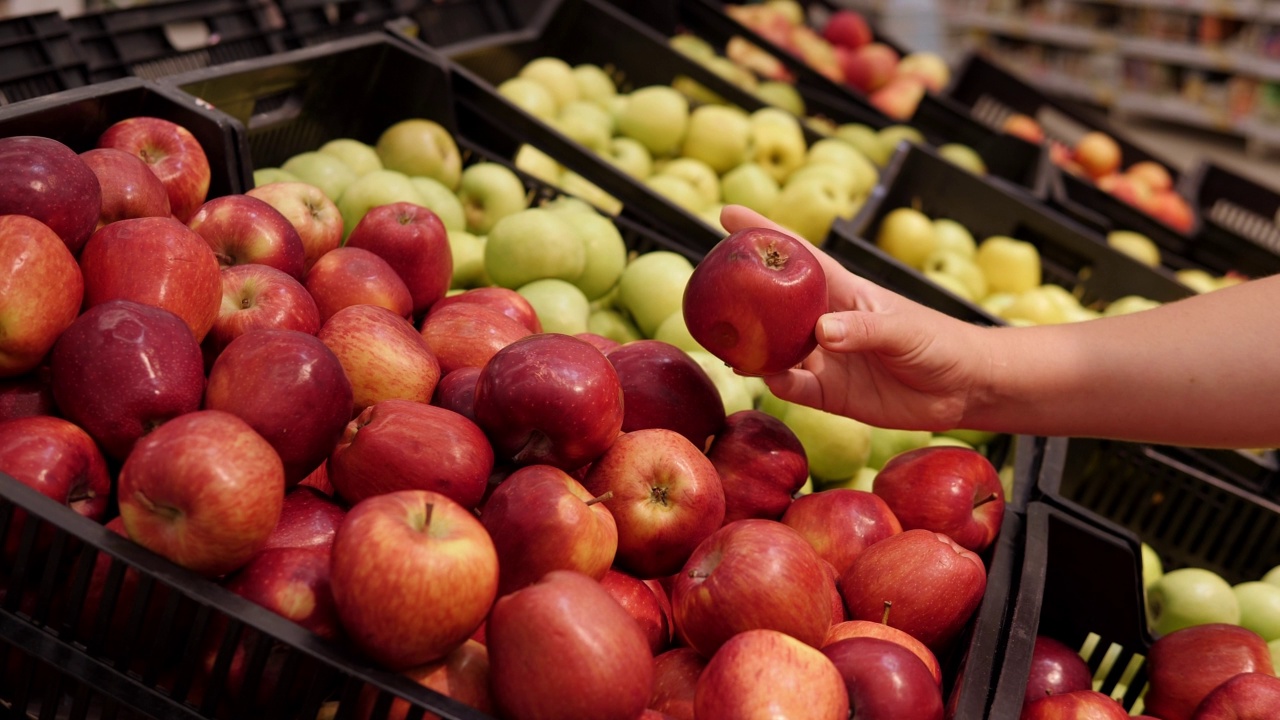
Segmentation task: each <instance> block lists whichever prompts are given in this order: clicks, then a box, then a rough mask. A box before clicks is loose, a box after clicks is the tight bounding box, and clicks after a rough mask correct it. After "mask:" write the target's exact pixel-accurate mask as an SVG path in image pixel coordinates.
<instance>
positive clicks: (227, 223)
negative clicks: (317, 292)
mask: <svg viewBox="0 0 1280 720" xmlns="http://www.w3.org/2000/svg"><path fill="white" fill-rule="evenodd" d="M187 227H189V228H191V229H192V230H193V231H195V233H196V234H197V235H199V236H200V237H202V238H204V239H205V242H207V243H209V247H210V248H212V249H213V254H214V256H215V257H216V258H217V259H218V265H219V266H220V267H223V268H227V267H234V266H236V265H245V264H248V263H256V264H258V265H267V266H269V267H273V268H275V269H277V270H279V271H281V272H283V273H287V274H288V275H289V276H290V277H292V278H293V279H294V280H297V281H299V282H301V281H302V274H303V271H304V268H305V265H306V251H305V250H304V249H303V247H302V238H301V237H299V236H298V231H297V230H296V229H295V228H294V227H293V223H291V222H289V220H288V219H287V218H285V216H284V215H282V214H280V211H279V210H276V209H275V207H273V206H272V205H270V204H268V203H267V202H266V201H263V200H259V199H258V198H255V197H250V196H248V195H225V196H223V197H219V198H214V199H212V200H210V201H208V202H206V203H205V204H203V205H201V206H200V207H199V208H198V209H197V210H196V212H195V214H194V215H192V216H191V219H190V220H188V221H187Z"/></svg>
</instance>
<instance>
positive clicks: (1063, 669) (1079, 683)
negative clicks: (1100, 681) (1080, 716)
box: [1022, 635, 1093, 712]
mask: <svg viewBox="0 0 1280 720" xmlns="http://www.w3.org/2000/svg"><path fill="white" fill-rule="evenodd" d="M1092 689H1093V672H1092V671H1091V670H1089V665H1088V664H1087V663H1085V661H1084V658H1082V657H1080V653H1078V652H1076V651H1075V650H1072V649H1071V648H1069V647H1067V646H1066V645H1064V644H1062V643H1060V642H1058V641H1057V640H1054V639H1053V638H1051V637H1048V636H1046V635H1040V636H1038V637H1036V642H1035V645H1034V646H1033V648H1032V650H1031V672H1030V674H1029V675H1028V678H1027V692H1026V697H1025V699H1024V700H1023V704H1022V708H1023V711H1024V712H1025V711H1026V709H1027V707H1028V706H1029V705H1030V704H1031V703H1033V702H1035V701H1036V700H1039V699H1040V698H1043V697H1045V696H1046V695H1061V694H1064V693H1069V692H1076V691H1077V690H1092Z"/></svg>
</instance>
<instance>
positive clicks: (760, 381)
mask: <svg viewBox="0 0 1280 720" xmlns="http://www.w3.org/2000/svg"><path fill="white" fill-rule="evenodd" d="M742 380H743V382H745V383H746V384H747V392H748V393H750V394H751V401H752V402H757V401H759V400H760V398H762V397H764V394H765V393H767V392H769V386H768V385H766V384H765V382H764V378H759V377H754V376H747V375H744V376H743V377H742Z"/></svg>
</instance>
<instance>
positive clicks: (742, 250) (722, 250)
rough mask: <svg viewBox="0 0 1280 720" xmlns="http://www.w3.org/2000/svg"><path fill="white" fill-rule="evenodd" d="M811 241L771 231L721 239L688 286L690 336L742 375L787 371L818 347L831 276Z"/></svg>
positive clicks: (759, 230) (686, 308)
mask: <svg viewBox="0 0 1280 720" xmlns="http://www.w3.org/2000/svg"><path fill="white" fill-rule="evenodd" d="M807 245H808V243H806V242H805V241H803V240H799V239H797V238H794V237H791V236H790V235H787V234H785V233H781V232H778V231H776V230H770V229H768V228H747V229H745V230H739V231H738V232H735V233H733V234H732V235H730V236H729V237H727V238H725V239H724V240H721V241H720V242H719V243H717V244H716V246H715V247H713V248H712V249H711V252H709V253H707V256H706V257H705V258H703V260H702V262H700V263H698V265H697V267H695V268H694V270H693V275H692V276H690V277H689V283H688V285H686V286H685V289H684V304H683V309H684V320H685V324H686V325H687V326H688V327H689V333H690V334H691V335H692V336H693V339H694V340H697V341H698V344H700V345H702V346H703V347H704V348H706V349H707V351H708V352H710V353H711V354H712V355H715V356H716V357H718V358H720V359H721V360H723V361H725V362H726V363H728V364H729V365H731V366H732V367H733V368H734V369H735V370H737V371H738V372H740V373H742V374H745V375H769V374H772V373H779V372H782V371H784V370H788V369H790V368H791V367H793V366H795V365H796V364H798V363H799V362H800V361H801V360H803V359H805V358H806V357H808V355H809V353H811V352H813V349H814V348H815V347H817V345H818V341H817V338H816V336H815V335H814V332H813V329H814V327H815V326H816V325H817V323H818V318H819V317H821V316H822V315H823V314H825V313H826V312H827V276H826V275H825V274H824V273H823V270H822V265H821V263H820V262H819V261H818V259H817V258H816V257H814V255H813V252H812V251H810V250H809V248H808V247H806V246H807Z"/></svg>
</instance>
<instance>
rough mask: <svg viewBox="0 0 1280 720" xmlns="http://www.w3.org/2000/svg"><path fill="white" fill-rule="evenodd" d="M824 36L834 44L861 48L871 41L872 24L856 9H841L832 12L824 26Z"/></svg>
mask: <svg viewBox="0 0 1280 720" xmlns="http://www.w3.org/2000/svg"><path fill="white" fill-rule="evenodd" d="M822 37H824V38H826V39H827V42H829V43H831V44H832V45H838V46H840V47H846V48H850V49H854V48H860V47H862V46H863V45H866V44H867V43H869V42H871V40H872V36H871V26H870V25H868V24H867V20H866V18H864V17H862V15H860V14H858V13H857V12H856V11H854V10H845V9H841V10H837V11H835V12H834V13H832V14H831V19H830V20H828V21H827V25H826V27H824V28H822Z"/></svg>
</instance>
